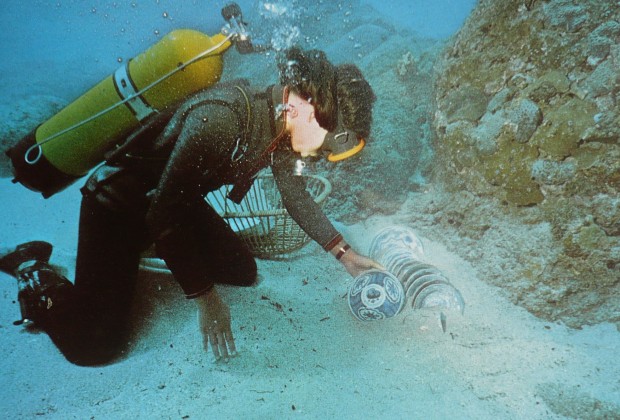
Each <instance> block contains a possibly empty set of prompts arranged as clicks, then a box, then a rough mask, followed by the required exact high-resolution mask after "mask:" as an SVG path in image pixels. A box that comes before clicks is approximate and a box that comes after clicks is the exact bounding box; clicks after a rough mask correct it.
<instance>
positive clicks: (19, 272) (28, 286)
mask: <svg viewBox="0 0 620 420" xmlns="http://www.w3.org/2000/svg"><path fill="white" fill-rule="evenodd" d="M51 253H52V245H51V244H49V243H47V242H42V241H33V242H28V243H25V244H22V245H19V246H18V247H17V248H16V249H15V251H13V252H11V253H9V254H7V255H5V256H3V257H1V258H0V271H3V272H5V273H7V274H10V275H12V276H14V277H15V278H16V279H17V287H18V294H17V299H18V301H19V307H20V310H21V316H22V319H21V320H20V321H16V322H15V324H16V325H19V324H22V323H28V324H30V323H33V324H34V325H35V326H37V327H45V326H46V324H47V323H48V322H47V321H48V320H49V318H50V313H51V312H50V311H52V310H54V311H55V310H56V309H57V306H59V305H60V306H62V302H63V301H65V300H67V299H68V298H69V295H70V293H71V290H70V289H71V288H72V287H73V284H72V283H71V282H70V281H69V280H67V279H66V278H65V277H63V276H61V275H60V274H58V273H57V272H56V271H55V270H54V268H53V267H52V266H51V265H50V264H49V263H48V261H49V258H50V255H51Z"/></svg>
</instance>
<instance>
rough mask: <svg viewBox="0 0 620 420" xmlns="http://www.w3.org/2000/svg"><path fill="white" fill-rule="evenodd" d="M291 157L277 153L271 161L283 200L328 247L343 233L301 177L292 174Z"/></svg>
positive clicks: (324, 246)
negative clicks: (324, 211) (323, 209)
mask: <svg viewBox="0 0 620 420" xmlns="http://www.w3.org/2000/svg"><path fill="white" fill-rule="evenodd" d="M287 154H288V153H287ZM293 160H294V159H293V157H292V156H291V157H289V156H279V158H277V159H275V160H274V163H273V164H272V170H273V174H274V177H275V180H276V183H277V185H278V189H279V190H280V194H281V195H282V202H283V204H284V207H285V208H286V210H287V211H288V213H289V214H290V215H291V217H292V218H293V220H295V222H297V224H298V225H299V226H300V227H301V228H302V229H303V230H304V232H306V233H307V234H308V236H310V238H312V239H313V240H314V241H316V242H317V243H318V244H319V245H321V246H322V247H323V249H325V250H326V251H329V250H331V248H333V247H334V246H335V245H336V243H337V242H338V241H339V240H340V239H342V235H340V233H339V232H338V231H337V230H336V228H335V227H334V226H333V225H332V223H331V222H330V221H329V219H328V218H327V216H325V213H323V211H322V210H321V208H320V207H319V205H318V204H317V203H316V202H315V201H314V199H313V198H312V196H311V195H310V193H309V192H308V191H307V190H306V181H305V179H304V177H302V176H295V175H293V173H292V171H293V166H292V161H293Z"/></svg>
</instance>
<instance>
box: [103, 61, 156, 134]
mask: <svg viewBox="0 0 620 420" xmlns="http://www.w3.org/2000/svg"><path fill="white" fill-rule="evenodd" d="M130 61H131V60H130ZM113 79H114V87H115V88H116V92H117V93H118V96H120V97H121V99H123V100H127V98H131V99H129V100H127V102H125V105H126V106H127V108H129V110H130V111H131V113H132V114H134V115H135V117H136V119H137V120H138V121H140V122H142V121H144V120H145V119H147V118H148V117H150V116H151V115H153V114H154V113H155V112H157V111H156V110H155V109H153V107H151V105H149V103H148V102H147V101H146V99H144V97H143V96H142V95H138V89H137V87H136V85H135V84H134V82H133V80H132V79H131V76H130V75H129V61H128V62H127V64H125V65H124V66H121V67H119V68H118V69H117V70H116V71H115V72H114V77H113Z"/></svg>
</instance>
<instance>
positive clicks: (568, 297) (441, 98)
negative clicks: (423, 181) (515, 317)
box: [433, 0, 620, 328]
mask: <svg viewBox="0 0 620 420" xmlns="http://www.w3.org/2000/svg"><path fill="white" fill-rule="evenodd" d="M614 5H615V3H614ZM619 22H620V8H618V7H615V6H614V7H610V6H609V3H607V2H595V1H589V2H585V3H583V4H581V3H579V2H575V1H572V0H554V1H547V2H530V3H529V4H526V5H525V6H523V3H522V2H514V1H511V0H480V1H479V3H478V5H477V7H476V8H475V9H474V11H473V13H472V15H471V16H470V18H469V19H468V20H467V21H466V22H465V25H464V26H463V28H462V29H461V30H460V31H459V33H457V34H456V36H455V37H454V38H453V39H452V44H451V45H448V46H447V47H446V50H445V52H444V54H443V56H442V57H441V59H440V60H439V61H438V63H437V67H436V68H437V75H436V81H435V93H434V94H435V103H436V106H435V111H434V119H433V128H434V129H435V133H436V137H435V149H436V155H437V159H436V165H435V171H434V173H433V175H434V177H433V180H434V181H435V182H436V183H437V184H438V185H440V186H441V189H442V190H444V191H449V192H452V198H451V200H453V201H454V202H453V203H451V202H450V200H448V201H446V202H444V203H443V205H444V206H447V207H450V208H455V209H459V211H461V212H466V211H472V212H474V214H475V213H476V212H477V210H478V209H480V208H483V209H485V211H486V214H484V215H483V214H478V218H475V217H473V216H472V217H464V218H461V219H459V220H458V223H449V224H446V223H443V220H445V218H442V217H441V216H440V213H443V214H445V213H447V212H448V210H442V211H440V213H437V214H435V215H434V216H433V217H434V218H435V221H436V224H435V225H433V226H434V227H435V228H437V227H441V228H442V235H444V236H446V235H448V234H449V233H448V232H450V231H451V230H452V231H454V232H455V233H454V236H451V238H455V237H456V238H458V240H460V241H465V238H469V237H468V232H471V231H472V229H474V227H475V226H478V225H480V224H481V220H484V219H485V217H486V218H489V217H491V216H489V215H494V216H496V217H497V218H498V219H500V220H503V221H504V222H505V223H507V224H510V225H511V226H525V225H529V224H532V225H538V224H540V225H541V226H542V224H547V225H548V226H549V229H550V232H552V233H553V240H548V242H546V243H545V244H544V245H543V244H542V243H541V244H539V246H538V247H537V253H538V257H539V258H532V257H531V249H532V243H531V242H532V241H533V238H531V237H530V238H529V242H528V240H525V239H524V240H517V239H516V238H511V240H512V242H511V243H510V244H509V245H508V244H505V246H506V247H510V249H511V252H512V254H513V258H514V260H513V261H509V260H508V257H506V260H505V268H504V270H500V271H501V274H498V277H497V279H498V280H497V282H498V285H501V286H502V288H504V289H505V290H509V291H510V292H509V294H510V296H511V298H512V299H513V301H515V302H518V303H519V304H521V305H523V306H524V307H526V308H528V309H529V310H530V311H531V312H532V313H534V314H536V315H537V316H541V317H544V318H546V319H549V320H558V319H561V320H562V321H564V322H566V323H567V324H569V325H571V326H580V325H583V324H588V323H594V322H604V321H610V322H615V323H616V325H618V327H619V328H620V314H619V313H618V312H617V307H618V304H620V282H619V279H620V235H619V232H620V227H618V226H620V223H619V217H620V216H619V215H618V212H619V210H618V207H619V202H618V201H617V199H616V198H615V197H618V196H620V194H619V190H620V112H619V111H618V110H619V107H618V103H619V102H620V24H619ZM467 101H471V103H465V102H467ZM485 103H486V109H485V110H484V112H482V105H483V104H485ZM459 107H460V108H459ZM474 111H475V112H474ZM437 188H439V187H437ZM459 191H468V192H469V193H471V196H470V197H469V198H468V199H467V200H468V201H464V200H463V197H462V196H461V195H459V194H458V193H457V192H459ZM471 197H474V199H475V200H476V201H477V204H471V203H469V201H471V200H472V198H471ZM493 202H494V203H495V207H494V206H492V205H491V204H490V203H493ZM483 203H485V204H483ZM502 204H506V206H502ZM450 219H454V218H453V217H450ZM500 223H501V222H500ZM492 231H493V230H492V229H490V230H489V231H486V232H485V234H484V236H485V240H490V237H491V236H492V235H491V233H492ZM469 239H471V238H469ZM507 240H508V239H505V238H497V243H496V245H497V246H498V247H500V248H501V247H502V246H504V243H503V242H504V241H507ZM454 249H455V251H457V252H460V253H461V255H463V256H464V257H465V258H468V259H470V260H472V261H475V264H477V266H478V267H481V266H482V267H487V270H488V271H489V273H495V272H496V270H497V268H496V267H493V264H494V263H496V261H493V262H491V261H489V262H487V261H485V259H484V258H482V256H483V255H484V254H485V252H488V250H486V251H485V249H478V248H477V247H476V246H475V241H473V242H472V241H470V242H466V243H460V245H458V246H455V248H454ZM523 255H528V258H524V257H521V256H523ZM512 266H514V269H513V270H508V268H510V267H512ZM483 270H484V269H483ZM492 281H493V280H492ZM614 308H616V309H614Z"/></svg>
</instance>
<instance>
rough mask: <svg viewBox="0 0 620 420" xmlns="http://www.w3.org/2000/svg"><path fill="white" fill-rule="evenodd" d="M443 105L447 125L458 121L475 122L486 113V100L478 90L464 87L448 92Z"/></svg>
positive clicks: (472, 87)
mask: <svg viewBox="0 0 620 420" xmlns="http://www.w3.org/2000/svg"><path fill="white" fill-rule="evenodd" d="M445 104H446V109H445V113H446V116H447V121H448V122H449V123H451V122H454V121H458V120H465V121H471V122H475V121H477V120H478V119H480V117H482V116H483V115H484V113H485V112H486V110H487V104H488V100H487V98H486V96H485V94H484V92H482V91H481V90H480V89H477V88H475V87H474V86H465V87H463V88H461V89H457V90H454V91H452V92H450V93H449V94H448V96H447V98H446V100H445Z"/></svg>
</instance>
